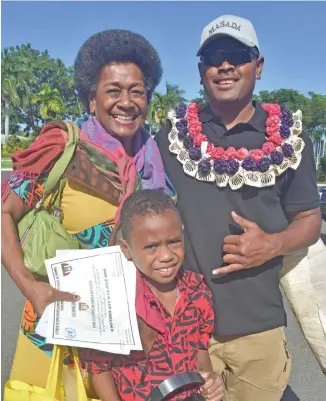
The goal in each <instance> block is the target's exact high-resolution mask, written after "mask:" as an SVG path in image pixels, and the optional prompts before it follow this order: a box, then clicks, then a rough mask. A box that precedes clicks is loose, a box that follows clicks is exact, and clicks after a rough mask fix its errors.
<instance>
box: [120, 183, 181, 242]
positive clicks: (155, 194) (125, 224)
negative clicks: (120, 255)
mask: <svg viewBox="0 0 326 401" xmlns="http://www.w3.org/2000/svg"><path fill="white" fill-rule="evenodd" d="M167 210H171V211H173V212H175V213H176V214H177V215H179V211H178V209H177V208H176V206H175V204H174V202H173V200H172V199H171V198H170V197H169V196H168V195H167V194H166V193H165V192H164V191H162V190H160V189H141V190H139V191H136V192H134V193H133V194H132V195H130V196H129V197H128V198H127V199H126V200H125V202H124V204H123V206H122V208H121V215H120V224H121V232H122V236H123V238H124V239H126V240H128V233H129V229H130V222H131V219H132V218H133V217H134V216H147V215H148V214H149V213H153V214H160V213H162V212H165V211H167Z"/></svg>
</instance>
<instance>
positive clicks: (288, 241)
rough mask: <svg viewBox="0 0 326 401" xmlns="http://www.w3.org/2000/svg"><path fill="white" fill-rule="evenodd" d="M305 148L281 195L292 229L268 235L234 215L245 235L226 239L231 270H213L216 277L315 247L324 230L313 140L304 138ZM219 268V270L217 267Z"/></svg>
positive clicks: (288, 174)
mask: <svg viewBox="0 0 326 401" xmlns="http://www.w3.org/2000/svg"><path fill="white" fill-rule="evenodd" d="M301 137H302V139H303V140H304V142H305V148H304V150H303V153H302V160H301V163H300V165H299V167H298V169H297V170H296V171H294V170H289V171H287V172H286V173H285V174H287V175H286V180H285V182H284V185H283V188H282V194H281V199H280V201H281V205H282V208H283V211H284V214H285V215H286V217H287V219H288V221H289V225H288V227H287V228H286V229H285V230H284V231H282V232H280V233H273V234H268V233H265V232H264V231H263V230H262V229H261V228H260V227H258V225H257V224H256V223H254V222H252V221H249V220H246V219H244V218H243V217H241V216H238V215H237V214H236V213H234V212H233V213H232V217H233V220H234V221H235V222H236V223H237V224H239V225H240V226H241V227H242V229H243V231H244V233H243V234H242V235H228V236H227V237H225V239H224V246H223V250H224V252H225V253H226V255H225V256H224V262H225V263H227V264H228V266H225V267H222V268H218V269H217V270H214V271H213V273H214V274H225V273H230V272H232V271H235V270H242V269H248V268H251V267H258V266H261V265H263V264H264V263H266V262H268V261H269V260H271V259H273V258H275V257H277V256H283V255H286V254H289V253H292V252H295V251H297V250H298V249H301V248H305V247H307V246H310V245H312V244H314V243H315V242H316V241H317V240H318V238H319V236H320V230H321V212H320V207H319V194H318V189H317V184H316V166H315V162H314V155H313V147H312V143H311V140H310V139H309V137H308V136H307V135H306V134H304V133H303V134H302V136H301ZM217 267H218V266H217Z"/></svg>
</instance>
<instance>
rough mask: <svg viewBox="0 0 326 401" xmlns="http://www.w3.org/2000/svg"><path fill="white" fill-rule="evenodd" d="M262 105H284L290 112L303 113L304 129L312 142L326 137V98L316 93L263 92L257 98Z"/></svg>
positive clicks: (283, 90)
mask: <svg viewBox="0 0 326 401" xmlns="http://www.w3.org/2000/svg"><path fill="white" fill-rule="evenodd" d="M255 98H256V100H259V101H260V102H262V103H277V104H283V105H284V106H285V107H287V108H288V109H289V110H290V111H292V112H295V111H297V110H301V111H302V115H303V129H304V131H306V132H307V133H308V134H309V135H310V137H311V139H312V140H319V139H321V138H322V137H323V136H324V135H326V96H325V95H320V94H317V93H314V92H308V96H305V95H303V94H302V93H300V92H299V91H297V90H295V89H278V90H274V91H267V90H262V91H260V92H259V93H258V95H256V96H255Z"/></svg>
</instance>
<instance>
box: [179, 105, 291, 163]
mask: <svg viewBox="0 0 326 401" xmlns="http://www.w3.org/2000/svg"><path fill="white" fill-rule="evenodd" d="M262 107H263V109H264V110H265V111H266V112H267V113H268V118H267V120H266V134H267V136H268V138H269V139H268V141H267V142H265V143H264V144H263V146H262V148H261V149H253V150H251V151H250V156H251V157H252V158H253V159H255V160H256V161H259V160H260V159H262V158H263V157H264V156H265V155H270V154H271V153H272V152H273V151H274V150H275V149H276V147H277V146H280V145H282V143H283V142H284V139H283V138H282V137H281V135H280V133H279V129H280V122H281V108H280V106H279V105H277V104H263V105H262ZM199 111H200V107H199V105H198V104H197V103H192V104H190V105H189V106H188V108H187V115H186V116H185V119H186V120H188V127H189V128H188V132H189V135H190V136H192V138H193V141H194V145H195V146H197V147H200V146H201V144H202V143H203V142H208V140H207V136H206V135H205V134H203V131H202V123H201V121H200V120H199ZM206 153H207V154H208V155H209V156H210V157H211V159H213V160H216V159H222V160H232V159H238V160H243V159H245V158H246V157H247V156H249V151H248V149H246V148H241V149H239V150H236V149H235V148H233V147H229V148H227V149H223V148H222V147H220V146H218V147H215V146H214V145H213V144H212V143H210V142H208V145H207V150H206Z"/></svg>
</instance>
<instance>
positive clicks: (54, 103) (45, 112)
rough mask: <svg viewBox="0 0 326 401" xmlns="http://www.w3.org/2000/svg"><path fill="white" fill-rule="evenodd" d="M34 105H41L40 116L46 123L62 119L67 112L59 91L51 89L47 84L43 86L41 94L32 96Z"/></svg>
mask: <svg viewBox="0 0 326 401" xmlns="http://www.w3.org/2000/svg"><path fill="white" fill-rule="evenodd" d="M32 103H33V104H39V107H40V115H41V117H42V118H43V120H44V121H45V122H46V121H50V120H55V119H59V118H61V116H62V114H63V113H64V110H65V105H64V101H63V100H62V98H61V96H60V93H59V91H58V89H51V88H50V86H49V85H48V84H46V83H44V84H42V85H41V90H40V91H39V93H37V94H35V95H33V96H32Z"/></svg>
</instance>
